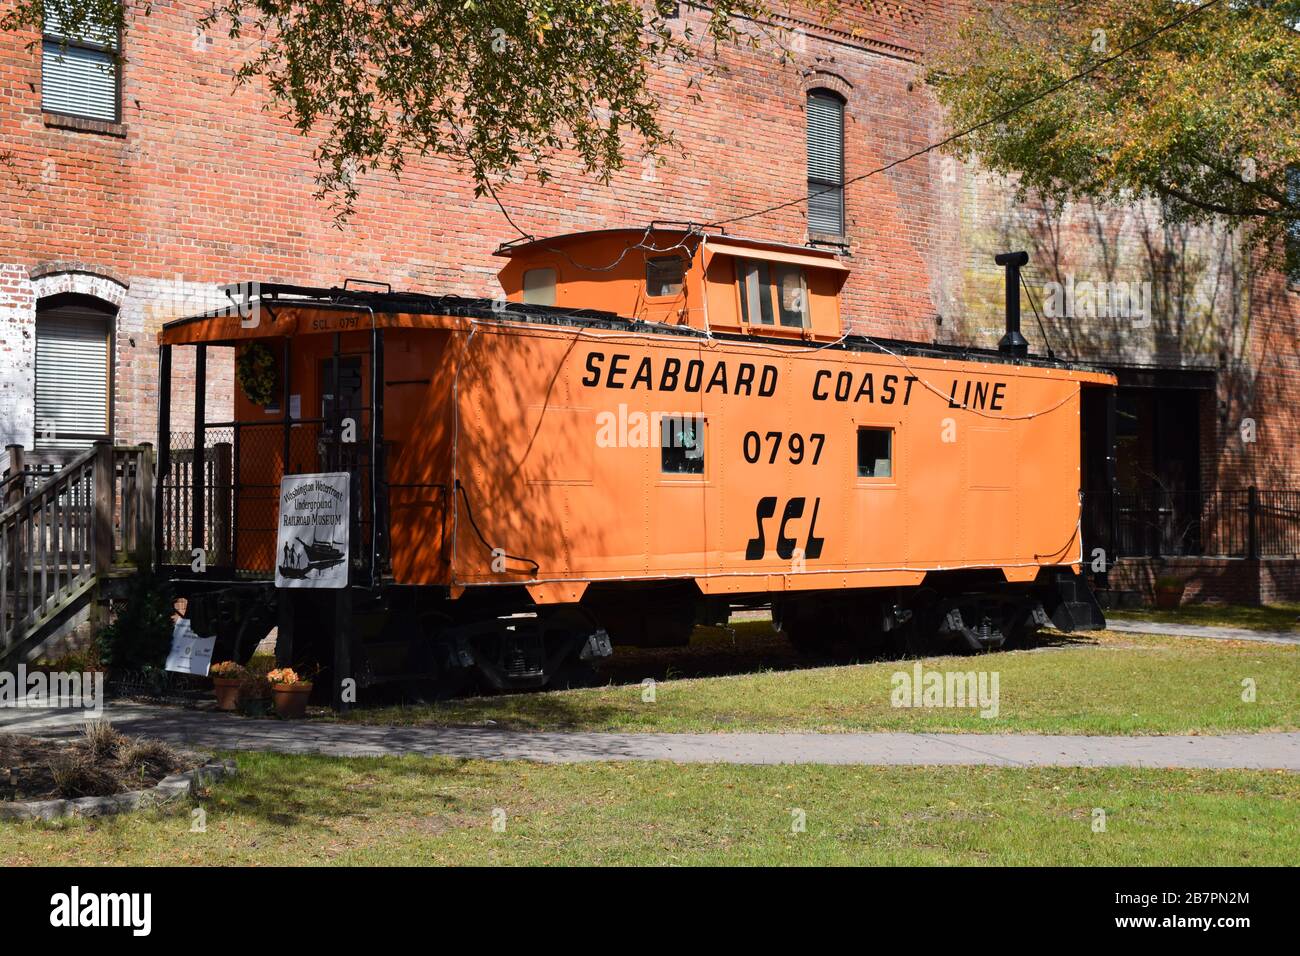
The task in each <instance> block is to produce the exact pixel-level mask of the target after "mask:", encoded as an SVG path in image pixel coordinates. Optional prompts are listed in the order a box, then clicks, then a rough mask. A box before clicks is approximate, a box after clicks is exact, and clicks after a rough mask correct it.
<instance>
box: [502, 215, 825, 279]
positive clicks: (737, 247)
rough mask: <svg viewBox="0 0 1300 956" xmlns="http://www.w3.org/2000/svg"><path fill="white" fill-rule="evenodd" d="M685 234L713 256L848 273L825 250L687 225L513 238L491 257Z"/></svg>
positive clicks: (666, 238) (632, 242)
mask: <svg viewBox="0 0 1300 956" xmlns="http://www.w3.org/2000/svg"><path fill="white" fill-rule="evenodd" d="M688 235H697V236H700V237H701V239H702V240H703V242H704V244H705V246H706V247H707V248H709V249H711V250H712V251H713V252H715V253H721V254H724V255H752V256H756V257H757V258H760V259H768V260H771V261H774V262H790V263H795V264H798V265H805V266H812V267H814V268H818V269H831V270H833V271H835V272H848V271H849V269H848V267H847V266H845V265H844V264H843V263H841V262H840V261H839V260H838V259H836V258H835V253H834V252H832V251H831V250H829V249H819V248H817V247H816V246H800V245H795V244H793V243H788V242H777V241H774V240H770V239H753V238H749V237H746V236H733V235H729V234H728V233H726V232H725V231H723V230H721V229H710V228H706V227H703V226H697V225H694V224H691V223H680V224H671V225H669V224H662V223H657V222H656V223H651V224H650V225H649V226H641V227H639V228H637V227H631V226H621V227H617V228H612V229H591V230H588V231H586V232H569V233H564V234H562V235H558V236H548V237H546V238H542V239H534V238H528V239H517V240H515V241H514V242H506V243H502V244H501V245H500V246H498V247H497V249H496V251H495V252H494V253H493V255H497V256H501V257H502V258H506V259H511V258H514V257H515V256H521V255H530V254H533V253H537V252H543V251H547V250H550V251H554V250H557V249H564V248H566V247H568V246H572V245H577V244H579V243H584V242H589V241H591V240H592V239H602V240H606V241H610V240H612V241H618V240H619V239H623V240H624V241H625V242H626V243H627V244H628V245H629V246H631V245H635V244H636V243H640V242H646V243H651V244H653V245H661V244H662V243H663V242H665V241H667V242H672V241H677V240H680V239H682V238H684V237H686V236H688Z"/></svg>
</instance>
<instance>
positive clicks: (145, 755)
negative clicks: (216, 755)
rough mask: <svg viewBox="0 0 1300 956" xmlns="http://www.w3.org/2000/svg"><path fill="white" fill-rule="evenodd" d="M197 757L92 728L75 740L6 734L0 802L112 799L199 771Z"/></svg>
mask: <svg viewBox="0 0 1300 956" xmlns="http://www.w3.org/2000/svg"><path fill="white" fill-rule="evenodd" d="M202 762H203V761H202V758H200V757H199V756H198V755H196V754H189V753H184V752H181V751H176V750H173V749H172V748H171V747H169V746H167V745H166V744H164V743H162V742H161V741H158V740H149V739H144V738H139V737H127V736H125V735H124V734H120V733H118V732H117V731H116V730H113V729H112V727H110V726H108V725H107V724H102V723H101V724H92V725H89V726H88V727H87V728H86V733H85V734H84V735H83V736H81V737H78V738H75V739H72V740H45V739H42V738H38V737H25V736H21V735H18V734H0V802H2V801H16V800H54V799H60V798H64V799H71V798H75V797H106V796H112V795H113V794H117V793H125V792H127V791H129V790H145V789H148V788H150V787H153V786H154V785H155V784H157V783H158V782H159V781H160V780H162V779H163V778H164V777H168V776H170V775H172V774H174V773H182V772H184V771H187V770H193V769H194V768H195V767H197V766H199V765H200V764H201V763H202Z"/></svg>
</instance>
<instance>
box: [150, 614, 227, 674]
mask: <svg viewBox="0 0 1300 956" xmlns="http://www.w3.org/2000/svg"><path fill="white" fill-rule="evenodd" d="M216 643H217V639H216V637H200V636H199V635H198V634H196V633H195V632H194V628H193V627H191V626H190V620H189V618H186V617H183V618H181V619H180V620H179V621H177V622H176V625H175V626H174V627H173V628H172V649H171V651H170V652H169V653H168V655H167V663H166V664H165V665H163V669H164V670H169V671H175V672H176V673H177V674H198V675H199V676H200V677H207V676H208V668H209V667H211V666H212V648H213V646H214V645H215V644H216Z"/></svg>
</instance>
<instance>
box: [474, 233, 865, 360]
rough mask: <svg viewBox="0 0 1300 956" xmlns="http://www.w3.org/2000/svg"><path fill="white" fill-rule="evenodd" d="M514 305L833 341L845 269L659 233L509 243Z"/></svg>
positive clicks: (807, 253) (784, 248)
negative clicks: (542, 306) (591, 310)
mask: <svg viewBox="0 0 1300 956" xmlns="http://www.w3.org/2000/svg"><path fill="white" fill-rule="evenodd" d="M497 255H499V256H502V257H504V258H507V259H509V262H508V263H507V264H506V266H505V267H504V268H502V270H501V272H500V274H499V278H500V281H501V287H502V289H503V290H504V291H505V294H506V297H507V298H508V299H509V300H510V301H511V302H524V303H529V304H532V305H544V306H558V307H560V308H569V309H594V310H598V311H602V312H613V313H617V314H618V315H623V316H627V317H629V318H632V319H636V320H639V321H641V322H647V323H656V324H666V325H684V326H690V327H693V328H697V329H699V330H701V331H712V332H717V331H721V332H732V333H746V332H748V333H751V334H755V335H764V336H776V337H785V338H793V339H800V340H818V341H834V340H835V339H838V338H839V337H840V336H841V334H842V331H843V330H842V327H841V318H840V307H839V293H840V289H841V288H842V286H843V285H844V279H845V277H846V276H847V275H848V272H849V270H848V268H847V267H846V266H844V265H843V264H842V263H840V262H839V261H838V260H837V259H836V258H835V256H834V254H833V253H831V252H828V251H826V250H824V249H815V248H810V247H804V246H793V245H786V244H783V243H778V242H768V241H763V240H756V239H744V238H740V237H736V236H729V235H726V234H724V233H721V232H716V231H709V230H706V229H703V228H701V227H698V226H692V225H685V226H682V225H671V226H669V225H661V224H657V223H655V224H652V225H651V226H649V227H648V228H642V229H604V230H597V231H594V232H581V233H571V234H569V235H564V236H556V237H553V238H550V239H533V240H527V241H523V242H518V243H513V244H507V245H504V246H502V247H501V248H499V249H498V250H497Z"/></svg>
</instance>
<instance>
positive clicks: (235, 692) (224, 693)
mask: <svg viewBox="0 0 1300 956" xmlns="http://www.w3.org/2000/svg"><path fill="white" fill-rule="evenodd" d="M240 683H242V682H241V681H240V679H239V678H238V677H214V678H212V692H213V693H214V694H215V695H216V697H217V710H238V709H239V685H240Z"/></svg>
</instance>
